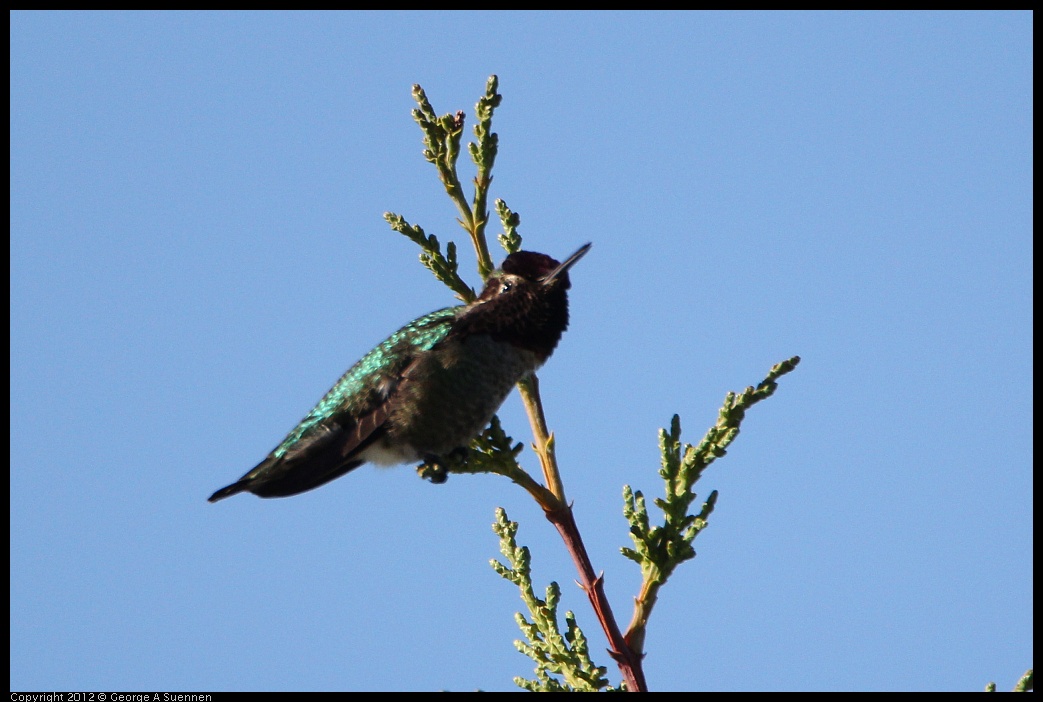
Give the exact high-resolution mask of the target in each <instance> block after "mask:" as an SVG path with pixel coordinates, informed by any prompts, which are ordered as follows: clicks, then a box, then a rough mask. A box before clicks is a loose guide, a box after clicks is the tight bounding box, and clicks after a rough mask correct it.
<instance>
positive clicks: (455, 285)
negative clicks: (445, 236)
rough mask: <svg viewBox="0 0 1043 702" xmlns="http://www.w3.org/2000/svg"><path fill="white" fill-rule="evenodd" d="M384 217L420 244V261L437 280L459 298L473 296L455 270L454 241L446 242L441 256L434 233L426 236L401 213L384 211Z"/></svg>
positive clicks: (396, 228) (464, 298)
mask: <svg viewBox="0 0 1043 702" xmlns="http://www.w3.org/2000/svg"><path fill="white" fill-rule="evenodd" d="M384 219H385V220H387V223H388V224H390V225H391V228H392V229H394V230H395V231H396V232H398V233H400V234H403V235H405V236H406V237H408V238H409V239H410V241H414V242H416V243H417V244H418V245H419V246H420V248H421V253H420V263H422V264H423V265H424V267H425V268H427V269H428V270H429V271H431V272H432V273H434V274H435V277H436V278H438V280H440V281H441V282H442V283H444V284H445V285H446V286H447V287H448V288H449V289H450V290H452V291H453V292H454V293H456V296H457V297H458V298H459V299H460V300H462V301H464V302H470V301H471V300H473V299H474V298H475V293H474V290H472V289H471V287H470V286H469V285H468V284H467V283H465V282H464V280H463V278H461V277H460V274H459V273H458V272H457V269H458V268H459V264H458V263H457V260H456V244H455V243H453V242H452V241H450V242H449V243H448V244H446V247H445V251H446V253H445V255H444V256H443V255H442V248H441V246H440V245H439V243H438V237H436V236H435V235H434V234H432V235H431V236H428V235H427V234H425V233H424V230H423V229H422V228H421V227H419V226H415V225H412V224H410V223H409V222H407V221H406V220H405V218H404V217H402V216H401V215H397V214H393V213H391V212H385V213H384Z"/></svg>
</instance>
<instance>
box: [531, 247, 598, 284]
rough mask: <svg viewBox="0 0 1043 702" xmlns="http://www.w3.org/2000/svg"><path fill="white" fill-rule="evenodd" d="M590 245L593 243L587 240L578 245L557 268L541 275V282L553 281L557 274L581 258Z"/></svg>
mask: <svg viewBox="0 0 1043 702" xmlns="http://www.w3.org/2000/svg"><path fill="white" fill-rule="evenodd" d="M592 245H593V244H591V243H590V242H589V241H588V242H587V243H586V244H583V246H581V247H579V249H577V250H576V253H574V254H572V255H571V256H569V257H568V258H566V259H565V261H564V263H562V264H561V265H559V266H558V267H557V268H555V269H554V270H552V271H551V272H550V273H548V274H547V275H545V276H543V278H541V279H540V282H541V283H543V284H544V285H550V284H551V283H553V282H554V281H555V280H557V278H558V276H559V275H561V274H562V273H564V272H565V271H567V270H568V269H570V268H572V265H573V264H574V263H575V262H576V261H578V260H580V259H581V258H583V257H584V256H585V255H586V253H587V252H588V251H590V247H591V246H592Z"/></svg>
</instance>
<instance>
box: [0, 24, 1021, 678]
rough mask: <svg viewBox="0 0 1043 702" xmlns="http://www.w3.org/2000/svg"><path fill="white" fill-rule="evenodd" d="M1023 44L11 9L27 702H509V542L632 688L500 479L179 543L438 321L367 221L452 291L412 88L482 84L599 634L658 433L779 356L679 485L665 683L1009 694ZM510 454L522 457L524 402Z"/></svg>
mask: <svg viewBox="0 0 1043 702" xmlns="http://www.w3.org/2000/svg"><path fill="white" fill-rule="evenodd" d="M1031 23H1032V18H1031V15H1030V14H1028V13H956V14H931V13H902V14H889V13H874V14H860V13H843V14H745V13H743V14H712V13H711V14H703V13H683V14H658V13H655V14H653V13H632V14H626V13H596V14H594V13H591V14H583V13H555V14H548V13H441V12H440V13H426V14H420V13H403V12H387V13H344V14H310V13H309V14H305V13H290V14H226V13H219V14H166V13H163V14H158V13H156V14H154V13H134V14H127V13H116V14H112V13H86V14H85V13H22V12H16V13H13V14H12V15H11V686H12V689H13V690H89V691H106V692H112V691H121V690H385V689H401V690H443V689H444V690H473V689H476V688H481V689H485V690H510V689H515V688H514V686H513V683H512V682H511V680H512V677H513V676H516V675H524V676H530V677H531V673H532V665H531V662H530V661H529V659H527V658H525V657H523V656H522V655H521V654H519V653H517V652H516V651H515V649H514V647H513V646H512V641H513V640H514V639H516V638H519V637H520V632H519V631H518V629H517V628H516V626H515V624H514V622H513V613H514V612H515V611H517V610H518V609H519V608H520V607H521V606H522V605H521V601H520V599H519V598H518V596H517V591H516V590H515V589H514V587H513V586H512V585H510V584H508V583H507V582H506V581H503V580H501V579H500V578H499V577H498V576H497V575H496V574H495V573H494V572H493V571H492V569H491V568H490V567H489V566H488V561H489V559H490V558H493V557H498V555H499V554H498V549H497V541H496V538H495V536H494V535H493V533H492V531H491V529H490V524H491V522H492V520H493V511H494V509H495V508H496V507H497V506H503V507H504V508H506V509H507V512H508V514H509V515H510V516H511V517H512V518H513V519H516V520H518V521H520V522H521V530H520V533H519V541H520V542H521V543H523V544H526V545H528V546H529V547H530V548H531V549H532V552H533V558H534V576H535V579H536V582H537V584H538V586H540V587H542V586H543V585H544V584H546V583H547V582H548V581H550V580H556V581H557V582H559V583H560V584H561V586H562V589H563V605H562V609H563V610H564V609H572V610H574V611H575V612H576V614H577V618H578V620H579V623H580V625H581V626H582V627H583V628H584V630H585V632H586V633H587V635H588V637H590V639H591V641H592V650H593V652H594V657H595V659H596V660H597V662H599V663H600V664H602V665H606V666H608V667H609V675H610V677H611V678H612V679H613V680H618V671H617V670H616V668H615V666H614V665H612V662H611V660H610V659H609V657H608V655H607V654H605V653H604V648H605V642H604V639H603V638H602V637H601V634H600V631H599V629H598V626H597V623H596V620H595V619H594V617H593V615H592V613H591V611H590V608H589V605H588V603H587V602H586V598H585V597H584V596H583V595H582V593H581V592H580V590H579V589H578V588H576V587H575V586H574V585H573V582H574V580H575V571H574V569H573V567H572V565H571V562H570V561H569V560H568V558H567V555H566V553H565V550H564V548H563V547H562V545H561V542H560V540H559V539H558V537H557V534H556V532H555V531H554V529H553V528H552V527H551V526H550V525H549V524H548V523H547V522H546V521H545V520H544V519H543V518H542V515H541V513H540V512H539V509H538V508H537V507H536V506H535V505H534V504H533V503H532V501H531V500H530V499H529V498H528V497H527V495H526V494H525V493H523V492H522V491H521V490H520V489H518V488H517V487H516V486H514V485H512V484H510V483H508V482H507V481H506V480H504V479H502V478H497V477H493V476H477V477H476V476H453V477H451V478H450V480H449V481H448V483H446V484H445V485H431V484H429V483H426V482H423V481H421V480H420V479H418V478H417V477H416V475H415V473H414V471H413V470H412V468H410V467H408V466H406V467H401V468H392V469H376V468H372V467H368V466H367V467H364V468H361V469H359V470H357V471H355V472H354V473H352V474H351V475H349V476H347V477H345V478H343V479H341V480H338V481H336V482H334V483H332V484H330V485H328V486H326V487H324V488H322V489H321V490H317V491H314V492H311V493H308V494H305V495H301V496H298V497H294V498H290V499H284V500H258V499H256V498H254V497H253V496H249V495H246V496H239V497H236V498H235V499H230V500H228V501H226V502H222V503H219V504H214V505H212V504H207V502H206V498H207V496H208V495H209V494H210V493H211V492H212V491H213V490H215V489H217V488H219V487H221V486H223V485H226V484H227V483H229V482H231V481H232V480H234V479H235V478H237V477H239V475H241V474H242V473H243V472H245V471H246V470H247V469H249V468H251V467H252V466H253V465H254V464H255V463H257V462H258V461H260V460H261V459H262V458H263V457H264V455H265V454H266V453H267V452H268V451H269V450H271V448H272V447H274V446H275V445H276V444H277V443H278V442H279V441H280V440H281V439H282V437H283V436H284V435H285V433H286V432H287V431H288V430H289V429H291V428H292V427H293V426H294V424H295V423H296V422H297V421H298V420H299V419H300V418H301V417H302V416H303V415H304V414H305V413H306V412H307V411H308V410H309V409H310V408H311V407H312V405H313V404H314V402H315V401H316V400H317V399H318V398H319V397H320V396H321V395H322V394H323V393H324V392H325V391H326V390H327V388H328V387H329V386H330V385H331V384H332V383H333V382H334V381H335V380H336V379H337V378H338V377H339V376H340V374H341V373H342V372H343V371H344V370H345V369H346V368H347V367H348V366H350V365H351V364H352V363H353V362H354V361H355V360H357V359H358V358H359V357H361V356H362V355H363V354H364V353H365V352H366V351H368V350H369V349H370V348H371V347H372V346H373V345H375V344H376V343H378V342H379V341H381V340H382V339H383V338H384V337H385V336H386V335H388V334H390V333H391V332H392V331H394V330H395V329H397V328H398V327H399V326H401V325H402V324H403V323H405V322H407V321H409V320H410V319H412V318H414V317H417V316H419V315H420V314H423V313H426V312H429V311H431V310H433V309H437V308H439V307H442V306H445V305H448V304H453V302H454V300H453V298H452V295H451V294H450V293H449V291H448V290H446V289H445V288H443V287H442V286H441V285H440V284H439V283H438V282H437V281H435V280H434V279H433V278H432V277H431V276H430V275H429V274H428V273H427V271H425V270H424V269H422V268H421V267H420V266H419V265H418V264H417V262H416V254H417V252H416V249H415V246H414V245H413V244H412V243H411V242H409V241H407V240H406V239H404V238H403V237H401V236H400V235H398V234H395V233H393V232H391V231H390V230H389V229H388V227H387V225H386V224H385V222H384V221H383V219H382V213H383V212H385V211H388V210H390V211H394V212H397V213H399V214H401V215H403V216H405V217H406V218H407V219H409V220H410V221H411V222H415V223H418V224H421V225H422V226H424V227H425V229H426V230H427V231H428V232H429V233H433V234H436V235H438V237H439V238H440V239H441V240H442V241H446V240H448V239H450V238H453V239H455V240H456V241H457V242H458V243H459V244H460V246H461V254H462V255H461V258H462V259H463V260H464V261H465V262H466V274H467V276H468V277H469V279H470V280H471V281H472V283H474V281H475V280H476V274H475V272H474V268H473V257H472V256H471V253H470V251H469V249H468V248H466V246H465V241H466V240H465V238H464V237H463V234H462V230H460V229H459V227H457V225H456V224H455V222H454V219H455V216H456V213H455V211H454V210H453V208H452V206H451V204H450V203H449V200H448V199H447V198H446V197H445V195H444V193H443V192H442V188H441V186H440V184H439V183H438V181H437V179H436V176H435V172H434V169H433V168H432V167H431V166H429V165H428V164H427V163H426V162H425V161H424V160H423V159H422V157H421V148H422V145H421V140H420V133H419V130H418V129H417V127H416V125H415V124H414V123H413V121H412V119H411V117H410V110H411V109H412V107H413V103H412V101H411V99H410V86H411V85H412V84H413V83H420V84H421V85H422V86H423V87H424V88H425V89H426V91H427V94H428V96H429V97H430V99H431V100H432V102H433V103H434V106H435V108H436V110H438V111H439V112H440V113H444V112H450V111H455V110H458V109H462V110H465V111H466V112H467V116H468V124H469V125H470V124H473V106H474V103H475V101H476V100H477V98H478V97H479V96H480V95H481V93H482V90H483V89H484V85H485V80H486V78H487V77H488V76H489V75H490V74H493V73H495V74H497V75H498V76H499V78H500V89H501V92H502V94H503V95H504V100H503V104H502V106H501V107H500V109H499V110H498V112H497V114H496V117H495V120H494V124H493V127H494V130H495V131H496V132H497V133H498V134H499V137H500V155H499V159H498V161H497V164H496V167H495V170H494V176H495V181H494V183H493V192H492V195H493V196H494V197H502V198H504V199H505V200H506V201H507V203H508V204H509V205H510V206H511V207H512V208H513V209H515V210H516V211H517V212H519V213H520V215H521V217H522V224H521V228H520V231H521V233H522V235H523V237H524V238H525V247H526V248H529V249H532V250H537V251H543V252H547V253H550V254H552V255H554V256H556V257H558V258H561V257H562V256H564V255H567V254H568V253H569V252H571V251H573V250H575V248H576V247H577V246H579V245H580V244H582V243H584V242H586V241H592V242H593V243H594V247H593V249H592V251H591V252H590V254H589V255H588V256H587V257H586V258H584V259H583V261H582V262H581V263H579V264H578V265H577V266H576V268H575V269H573V273H572V280H573V290H572V293H571V302H572V307H571V310H572V324H571V327H570V329H569V331H568V332H567V333H566V335H565V337H564V339H563V341H562V343H561V345H560V346H559V348H558V350H557V352H556V353H555V355H554V357H553V358H552V359H551V360H550V361H549V362H548V364H547V365H546V366H545V367H544V369H543V370H542V371H541V373H540V379H541V384H542V388H543V395H544V402H545V405H546V410H547V414H548V421H549V423H550V425H551V427H552V429H553V430H554V431H555V432H556V435H557V440H558V456H559V459H560V462H561V465H562V470H563V474H564V480H565V487H566V491H567V493H568V495H569V497H570V499H572V500H573V502H574V507H575V513H576V518H577V521H578V522H579V525H580V529H581V531H582V532H583V534H584V538H585V539H586V541H587V545H588V548H589V550H590V553H591V557H592V559H593V561H594V565H595V568H597V569H598V570H603V571H604V572H605V578H606V589H607V592H608V595H609V597H610V598H611V600H612V602H613V607H614V608H615V610H616V614H617V617H618V618H619V619H620V621H621V624H622V625H624V626H625V624H626V622H627V621H629V618H630V614H631V612H630V606H631V601H632V600H631V598H632V597H633V596H634V595H635V594H636V591H637V588H638V585H639V582H640V576H639V573H638V572H637V568H636V567H635V566H634V564H633V563H631V562H630V561H627V560H625V559H624V558H623V557H622V556H620V555H619V551H618V549H619V547H621V546H629V545H630V541H629V538H628V536H627V530H626V524H625V522H624V520H623V517H622V514H621V506H622V500H621V492H622V487H623V485H624V484H629V485H632V486H633V487H634V488H635V489H640V490H643V491H644V492H645V493H646V494H648V495H655V494H660V493H661V490H662V487H661V481H660V479H659V478H658V476H657V474H656V470H657V468H658V455H657V448H656V432H657V429H658V428H659V427H661V426H666V425H667V424H668V423H669V421H670V417H671V415H673V414H674V413H678V414H680V415H681V420H682V426H683V428H684V431H685V434H684V437H685V438H686V439H687V440H689V441H692V442H696V441H698V439H699V438H701V436H702V432H703V431H704V430H705V429H706V428H707V427H708V426H710V425H711V424H712V423H713V422H714V420H715V417H716V412H717V409H718V407H719V406H720V403H721V401H722V400H723V398H724V395H725V393H726V392H727V391H729V390H741V389H743V388H744V387H746V386H747V385H751V384H755V383H757V382H758V381H759V380H760V379H761V378H763V376H764V374H765V373H766V372H767V370H768V369H769V368H770V367H771V365H772V364H774V363H775V362H777V361H780V360H783V359H785V358H787V357H789V356H792V355H796V354H799V355H800V356H801V357H802V358H803V362H802V364H801V365H800V367H799V368H798V369H797V370H796V371H795V372H794V373H793V374H791V375H789V376H787V377H785V378H784V379H783V380H782V382H781V384H780V388H779V391H778V393H777V394H776V396H775V397H774V398H772V399H771V400H770V401H768V402H765V403H763V404H761V405H758V406H757V407H756V408H754V409H753V410H752V411H751V412H750V414H749V416H748V418H747V421H746V423H745V424H744V425H743V431H742V434H741V435H740V436H739V438H738V440H737V441H736V443H735V444H733V446H732V449H731V450H730V451H729V454H728V456H727V457H726V458H725V459H723V460H721V461H719V462H717V463H715V464H714V465H713V466H712V467H711V469H710V470H708V471H707V473H706V474H705V476H704V478H703V480H702V482H701V483H700V484H699V485H698V486H697V491H698V492H699V493H700V496H701V497H705V496H706V495H707V494H708V493H709V491H710V490H711V489H717V490H719V491H720V499H719V501H718V505H717V510H716V512H715V513H714V515H713V516H712V519H711V523H710V527H709V529H707V530H706V531H705V532H704V533H703V534H702V535H701V536H700V537H699V539H698V541H697V542H696V550H697V551H698V553H699V556H698V558H696V559H695V560H694V561H692V562H690V563H688V564H686V565H685V566H683V567H682V568H680V569H679V570H678V572H677V573H676V574H675V576H674V578H673V579H672V580H671V581H670V582H669V583H668V584H667V586H666V587H665V588H664V589H663V591H662V592H661V595H660V599H659V603H658V605H657V608H656V610H655V612H654V613H653V616H652V620H651V623H650V626H649V630H648V638H647V641H646V646H647V650H648V656H647V658H646V661H645V672H646V675H647V678H648V681H649V685H650V687H651V688H652V689H654V690H668V689H671V690H673V689H675V690H772V689H794V690H827V689H843V690H899V689H913V690H977V689H981V687H982V686H984V685H985V684H986V683H987V682H988V681H990V680H995V681H996V682H997V683H998V684H999V686H1000V687H1001V688H1009V687H1010V686H1011V685H1013V683H1014V682H1015V680H1016V679H1017V677H1018V676H1019V675H1020V674H1021V673H1022V672H1023V671H1024V670H1025V669H1026V668H1027V667H1029V666H1030V665H1031V664H1032V626H1031V622H1032V596H1031V592H1032V574H1031V569H1032V546H1033V543H1032V535H1031V534H1032V497H1031V495H1032V439H1031V426H1032V412H1033V404H1032V390H1031V388H1032V361H1031V355H1032V342H1031V338H1032V301H1031V286H1032V267H1031V263H1030V261H1031V257H1032V238H1031V236H1032V198H1031V192H1032V156H1031V154H1032V70H1031V60H1032V26H1031ZM465 158H466V157H465ZM462 166H463V167H464V168H465V170H464V174H465V177H469V175H467V174H469V173H470V171H468V170H466V167H467V166H468V163H467V162H466V161H464V162H463V163H462ZM491 229H492V231H493V233H495V228H491ZM500 255H502V254H500V253H498V254H497V256H500ZM501 417H502V419H503V421H504V424H505V427H506V429H507V430H508V432H509V433H511V434H512V435H514V436H515V437H516V438H517V439H518V440H520V441H527V438H528V424H527V422H526V420H525V418H524V414H523V412H522V409H521V403H520V401H519V400H518V398H517V396H516V395H513V396H512V397H510V398H509V399H508V400H507V402H506V404H505V405H504V407H503V409H502V411H501ZM523 460H524V461H525V465H526V466H527V467H529V468H530V469H532V470H534V471H535V470H538V468H537V466H536V462H535V461H534V458H533V454H532V453H531V452H530V451H528V450H526V451H525V452H524V453H523Z"/></svg>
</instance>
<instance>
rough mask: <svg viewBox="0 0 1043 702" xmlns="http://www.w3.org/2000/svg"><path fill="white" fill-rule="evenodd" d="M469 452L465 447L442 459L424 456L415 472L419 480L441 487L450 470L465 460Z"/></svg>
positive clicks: (430, 455) (451, 452) (434, 456)
mask: <svg viewBox="0 0 1043 702" xmlns="http://www.w3.org/2000/svg"><path fill="white" fill-rule="evenodd" d="M470 452H471V451H470V449H468V448H467V447H466V446H458V447H456V448H455V449H453V450H452V451H450V452H449V453H448V454H446V455H445V456H444V457H443V456H436V455H434V454H428V455H426V456H424V462H423V463H421V464H420V465H419V466H417V468H416V472H417V474H418V475H419V476H420V477H421V478H423V479H425V480H430V481H431V482H432V483H435V484H436V485H441V484H442V483H444V482H445V481H446V480H447V479H448V478H449V473H450V472H451V470H452V468H454V467H455V466H458V465H461V464H463V463H464V462H465V461H466V460H467V456H468V455H469V454H470Z"/></svg>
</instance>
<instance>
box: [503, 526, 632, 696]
mask: <svg viewBox="0 0 1043 702" xmlns="http://www.w3.org/2000/svg"><path fill="white" fill-rule="evenodd" d="M493 531H494V532H496V534H497V536H499V537H500V552H501V553H502V554H503V555H504V557H505V558H506V559H507V562H508V563H509V564H510V565H504V564H502V563H500V562H499V561H497V560H496V559H492V560H491V561H490V562H489V563H490V565H491V566H492V567H493V570H495V571H496V572H497V573H499V574H500V575H501V576H502V577H503V578H504V579H506V580H509V581H511V582H512V583H514V584H515V585H517V586H518V589H519V590H520V592H521V598H522V601H524V602H525V606H526V607H527V608H528V610H529V615H530V617H531V620H530V619H526V618H525V616H524V615H523V614H521V613H518V614H516V615H515V620H516V621H517V622H518V626H519V627H520V628H521V630H522V632H523V633H524V634H525V636H526V638H527V639H528V643H526V642H524V641H515V642H514V645H515V647H516V648H517V649H518V650H519V651H521V652H522V653H524V654H525V655H526V656H528V657H529V658H531V659H532V660H533V661H535V662H536V679H535V680H528V679H526V678H522V677H516V678H515V679H514V682H515V684H517V685H518V686H519V687H521V688H523V689H526V690H528V691H530V692H597V691H598V690H611V689H612V688H609V686H608V680H607V679H606V678H605V672H606V669H605V668H602V667H598V666H596V665H594V663H593V662H592V661H591V660H590V650H589V648H588V645H587V638H586V636H584V635H583V632H582V631H581V630H580V628H579V626H578V625H577V624H576V618H575V615H573V613H572V612H565V625H566V630H565V633H564V634H563V633H562V632H561V629H560V628H559V627H558V602H559V601H560V599H561V590H560V588H559V587H558V584H557V583H556V582H552V583H551V584H550V585H548V586H547V590H546V599H542V600H541V599H540V598H539V597H537V596H536V593H535V592H534V591H533V589H532V571H531V567H530V566H531V557H530V554H529V549H528V548H526V547H525V546H518V543H517V541H516V540H515V537H516V536H517V534H518V523H517V522H512V521H509V520H508V519H507V513H506V512H505V511H504V510H503V509H502V508H498V509H497V510H496V522H495V523H494V524H493Z"/></svg>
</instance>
